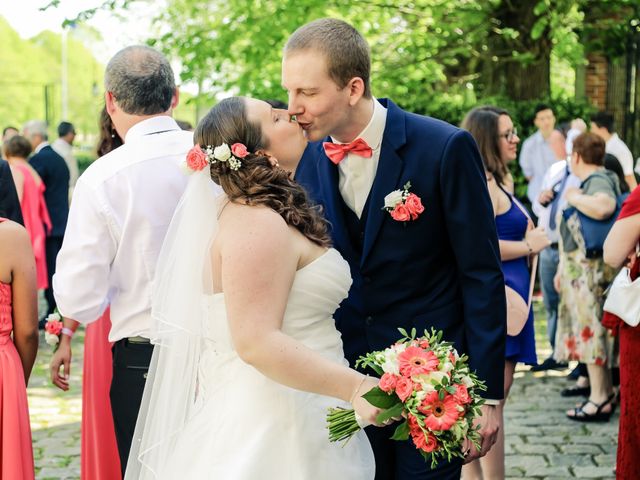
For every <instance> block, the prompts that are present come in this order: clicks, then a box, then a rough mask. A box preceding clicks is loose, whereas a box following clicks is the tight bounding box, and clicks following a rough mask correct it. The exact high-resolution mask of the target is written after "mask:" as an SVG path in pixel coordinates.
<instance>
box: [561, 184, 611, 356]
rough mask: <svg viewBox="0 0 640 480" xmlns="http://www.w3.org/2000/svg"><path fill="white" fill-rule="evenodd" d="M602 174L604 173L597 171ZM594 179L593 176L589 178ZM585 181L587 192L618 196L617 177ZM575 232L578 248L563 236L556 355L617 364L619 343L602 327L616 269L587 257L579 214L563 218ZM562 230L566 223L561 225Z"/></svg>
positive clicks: (569, 229)
mask: <svg viewBox="0 0 640 480" xmlns="http://www.w3.org/2000/svg"><path fill="white" fill-rule="evenodd" d="M596 175H598V176H599V177H602V176H603V175H604V173H598V174H593V175H592V177H595V176H596ZM589 178H591V177H589ZM588 180H589V179H587V180H585V182H583V187H582V188H583V193H585V194H587V195H594V194H595V193H597V192H603V191H605V188H606V185H607V184H608V185H610V186H609V187H608V191H606V193H607V194H609V195H610V196H612V197H614V198H615V196H616V194H617V193H618V192H616V191H615V190H614V188H613V187H614V186H615V185H617V179H615V182H614V183H613V184H611V183H608V182H606V181H601V179H598V180H596V179H595V178H594V180H596V181H595V182H591V186H588V185H587V182H588ZM561 223H564V224H565V227H566V228H567V230H568V232H570V234H571V240H573V241H574V242H575V246H577V248H573V249H570V251H566V249H567V244H568V243H571V242H570V241H567V238H566V236H563V235H561V238H560V268H561V280H560V305H559V307H558V328H557V331H556V344H555V345H556V346H555V352H554V358H555V359H556V360H557V361H562V362H564V361H567V360H578V361H580V362H582V363H586V364H596V365H602V366H614V365H615V364H616V363H617V358H616V352H615V342H614V338H613V337H612V336H611V334H610V332H609V330H608V329H607V328H605V327H603V326H602V324H601V319H602V306H603V304H604V291H605V290H606V288H607V287H608V286H609V284H610V283H611V281H612V280H613V278H614V276H615V270H614V269H613V268H611V267H609V266H608V265H607V264H606V263H604V260H603V259H602V258H601V257H600V258H586V256H585V253H584V252H585V248H584V239H583V238H582V235H581V233H580V225H579V223H578V219H577V215H576V214H574V215H572V216H571V217H570V218H569V219H568V220H566V221H565V220H564V219H562V220H561ZM560 230H561V232H562V226H561V229H560Z"/></svg>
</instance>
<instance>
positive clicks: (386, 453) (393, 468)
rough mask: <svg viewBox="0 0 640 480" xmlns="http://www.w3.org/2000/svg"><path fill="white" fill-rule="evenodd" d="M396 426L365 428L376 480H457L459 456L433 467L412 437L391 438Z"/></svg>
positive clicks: (460, 468) (459, 465)
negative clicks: (397, 439)
mask: <svg viewBox="0 0 640 480" xmlns="http://www.w3.org/2000/svg"><path fill="white" fill-rule="evenodd" d="M398 425H399V424H398V423H396V424H394V425H389V426H388V427H382V428H378V427H368V428H366V429H365V432H366V433H367V436H368V437H369V441H370V442H371V447H372V448H373V454H374V456H375V459H376V478H375V480H460V474H461V471H462V460H461V459H458V458H456V459H454V460H452V461H451V463H447V461H446V460H440V461H439V462H438V466H437V467H436V468H434V469H433V470H432V469H431V462H430V461H426V460H424V458H423V457H422V455H420V453H419V452H418V451H417V450H416V447H415V446H414V445H413V442H412V441H411V440H407V441H404V442H399V441H396V440H391V438H390V437H391V436H392V435H393V432H394V431H395V429H396V427H397V426H398Z"/></svg>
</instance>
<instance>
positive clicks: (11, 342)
mask: <svg viewBox="0 0 640 480" xmlns="http://www.w3.org/2000/svg"><path fill="white" fill-rule="evenodd" d="M2 214H3V213H2V212H0V215H2ZM36 294H37V289H36V266H35V261H34V257H33V250H32V249H31V242H30V240H29V235H28V233H27V231H26V230H25V229H24V228H23V227H22V226H21V225H19V224H17V223H15V222H12V221H11V220H6V219H5V218H3V217H0V478H2V479H7V480H9V479H10V480H33V478H34V469H33V450H32V447H31V427H30V426H29V407H28V405H27V387H26V384H27V382H28V380H29V375H30V374H31V368H32V367H33V362H34V361H35V359H36V353H37V351H38V306H37V295H36ZM12 332H13V339H12V338H11V337H12Z"/></svg>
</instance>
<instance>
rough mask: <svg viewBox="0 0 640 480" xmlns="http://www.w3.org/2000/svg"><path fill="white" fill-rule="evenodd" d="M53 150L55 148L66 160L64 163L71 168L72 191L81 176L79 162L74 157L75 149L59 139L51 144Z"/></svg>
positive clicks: (70, 185)
mask: <svg viewBox="0 0 640 480" xmlns="http://www.w3.org/2000/svg"><path fill="white" fill-rule="evenodd" d="M51 148H53V149H54V150H55V151H56V153H57V154H58V155H60V156H61V157H62V158H64V161H65V162H66V163H67V167H69V188H71V189H72V188H73V186H74V185H75V184H76V182H77V181H78V175H79V172H78V161H77V160H76V157H74V156H73V147H72V146H71V145H69V144H68V143H67V142H66V141H65V140H63V139H62V138H58V139H57V140H56V141H55V142H53V143H52V144H51Z"/></svg>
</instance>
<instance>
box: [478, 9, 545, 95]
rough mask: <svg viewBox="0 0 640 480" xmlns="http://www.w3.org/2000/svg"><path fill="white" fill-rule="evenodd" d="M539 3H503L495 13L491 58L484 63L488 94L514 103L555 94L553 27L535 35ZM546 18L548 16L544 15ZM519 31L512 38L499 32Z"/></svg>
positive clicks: (490, 47) (489, 40)
mask: <svg viewBox="0 0 640 480" xmlns="http://www.w3.org/2000/svg"><path fill="white" fill-rule="evenodd" d="M537 3H538V0H519V1H513V2H509V1H503V2H501V3H500V4H499V5H498V6H497V7H496V8H495V10H494V11H493V12H492V17H493V18H492V24H493V25H494V26H495V27H494V28H492V29H491V31H490V32H489V38H488V47H489V53H488V58H487V60H486V61H485V63H484V68H483V73H484V75H483V77H484V78H485V79H486V83H485V85H484V90H485V93H486V94H488V95H506V96H507V97H509V98H511V99H513V100H531V99H535V98H544V97H548V96H549V95H550V93H551V78H550V64H551V48H552V43H551V39H550V38H549V37H550V31H549V27H548V26H547V27H545V29H544V31H543V32H542V35H540V37H539V38H537V39H533V38H532V37H531V32H532V30H533V26H534V25H535V23H536V22H537V21H538V19H539V18H540V17H538V16H536V15H535V14H534V13H533V8H534V7H535V5H536V4H537ZM543 15H544V14H543ZM504 28H511V29H514V30H516V31H517V32H518V35H517V36H516V38H510V37H508V36H506V35H503V34H500V33H499V32H498V31H500V30H502V29H504Z"/></svg>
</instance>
